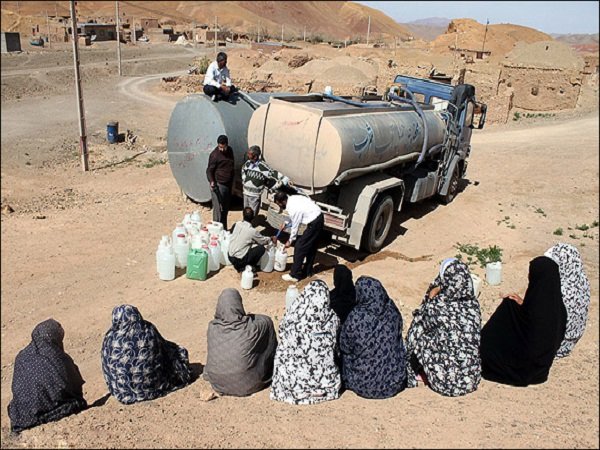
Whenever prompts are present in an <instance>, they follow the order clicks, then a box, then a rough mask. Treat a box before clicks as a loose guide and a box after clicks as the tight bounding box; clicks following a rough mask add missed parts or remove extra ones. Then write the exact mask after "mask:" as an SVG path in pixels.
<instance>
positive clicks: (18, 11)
mask: <svg viewBox="0 0 600 450" xmlns="http://www.w3.org/2000/svg"><path fill="white" fill-rule="evenodd" d="M20 11H21V9H20V8H19V2H17V15H18V16H20V15H21V12H20Z"/></svg>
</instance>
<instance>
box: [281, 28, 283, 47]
mask: <svg viewBox="0 0 600 450" xmlns="http://www.w3.org/2000/svg"><path fill="white" fill-rule="evenodd" d="M281 45H283V24H281Z"/></svg>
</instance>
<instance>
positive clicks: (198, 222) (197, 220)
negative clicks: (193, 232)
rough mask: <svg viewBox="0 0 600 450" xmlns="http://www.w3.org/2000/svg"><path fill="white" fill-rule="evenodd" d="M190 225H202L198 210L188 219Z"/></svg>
mask: <svg viewBox="0 0 600 450" xmlns="http://www.w3.org/2000/svg"><path fill="white" fill-rule="evenodd" d="M190 219H191V221H192V223H195V224H196V225H198V226H200V225H201V224H202V217H201V216H200V212H199V211H198V210H196V211H194V212H193V213H192V215H191V217H190Z"/></svg>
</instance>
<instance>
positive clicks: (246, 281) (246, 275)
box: [242, 266, 254, 289]
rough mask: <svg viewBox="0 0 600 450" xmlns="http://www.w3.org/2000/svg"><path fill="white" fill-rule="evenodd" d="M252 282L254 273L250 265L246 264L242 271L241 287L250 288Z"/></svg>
mask: <svg viewBox="0 0 600 450" xmlns="http://www.w3.org/2000/svg"><path fill="white" fill-rule="evenodd" d="M253 283H254V273H253V272H252V266H246V268H245V269H244V271H243V272H242V289H252V284H253Z"/></svg>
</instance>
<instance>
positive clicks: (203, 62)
mask: <svg viewBox="0 0 600 450" xmlns="http://www.w3.org/2000/svg"><path fill="white" fill-rule="evenodd" d="M197 66H198V72H199V73H201V74H202V75H204V74H205V73H206V71H207V70H208V66H210V59H208V56H203V57H202V58H200V59H198V63H197Z"/></svg>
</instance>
